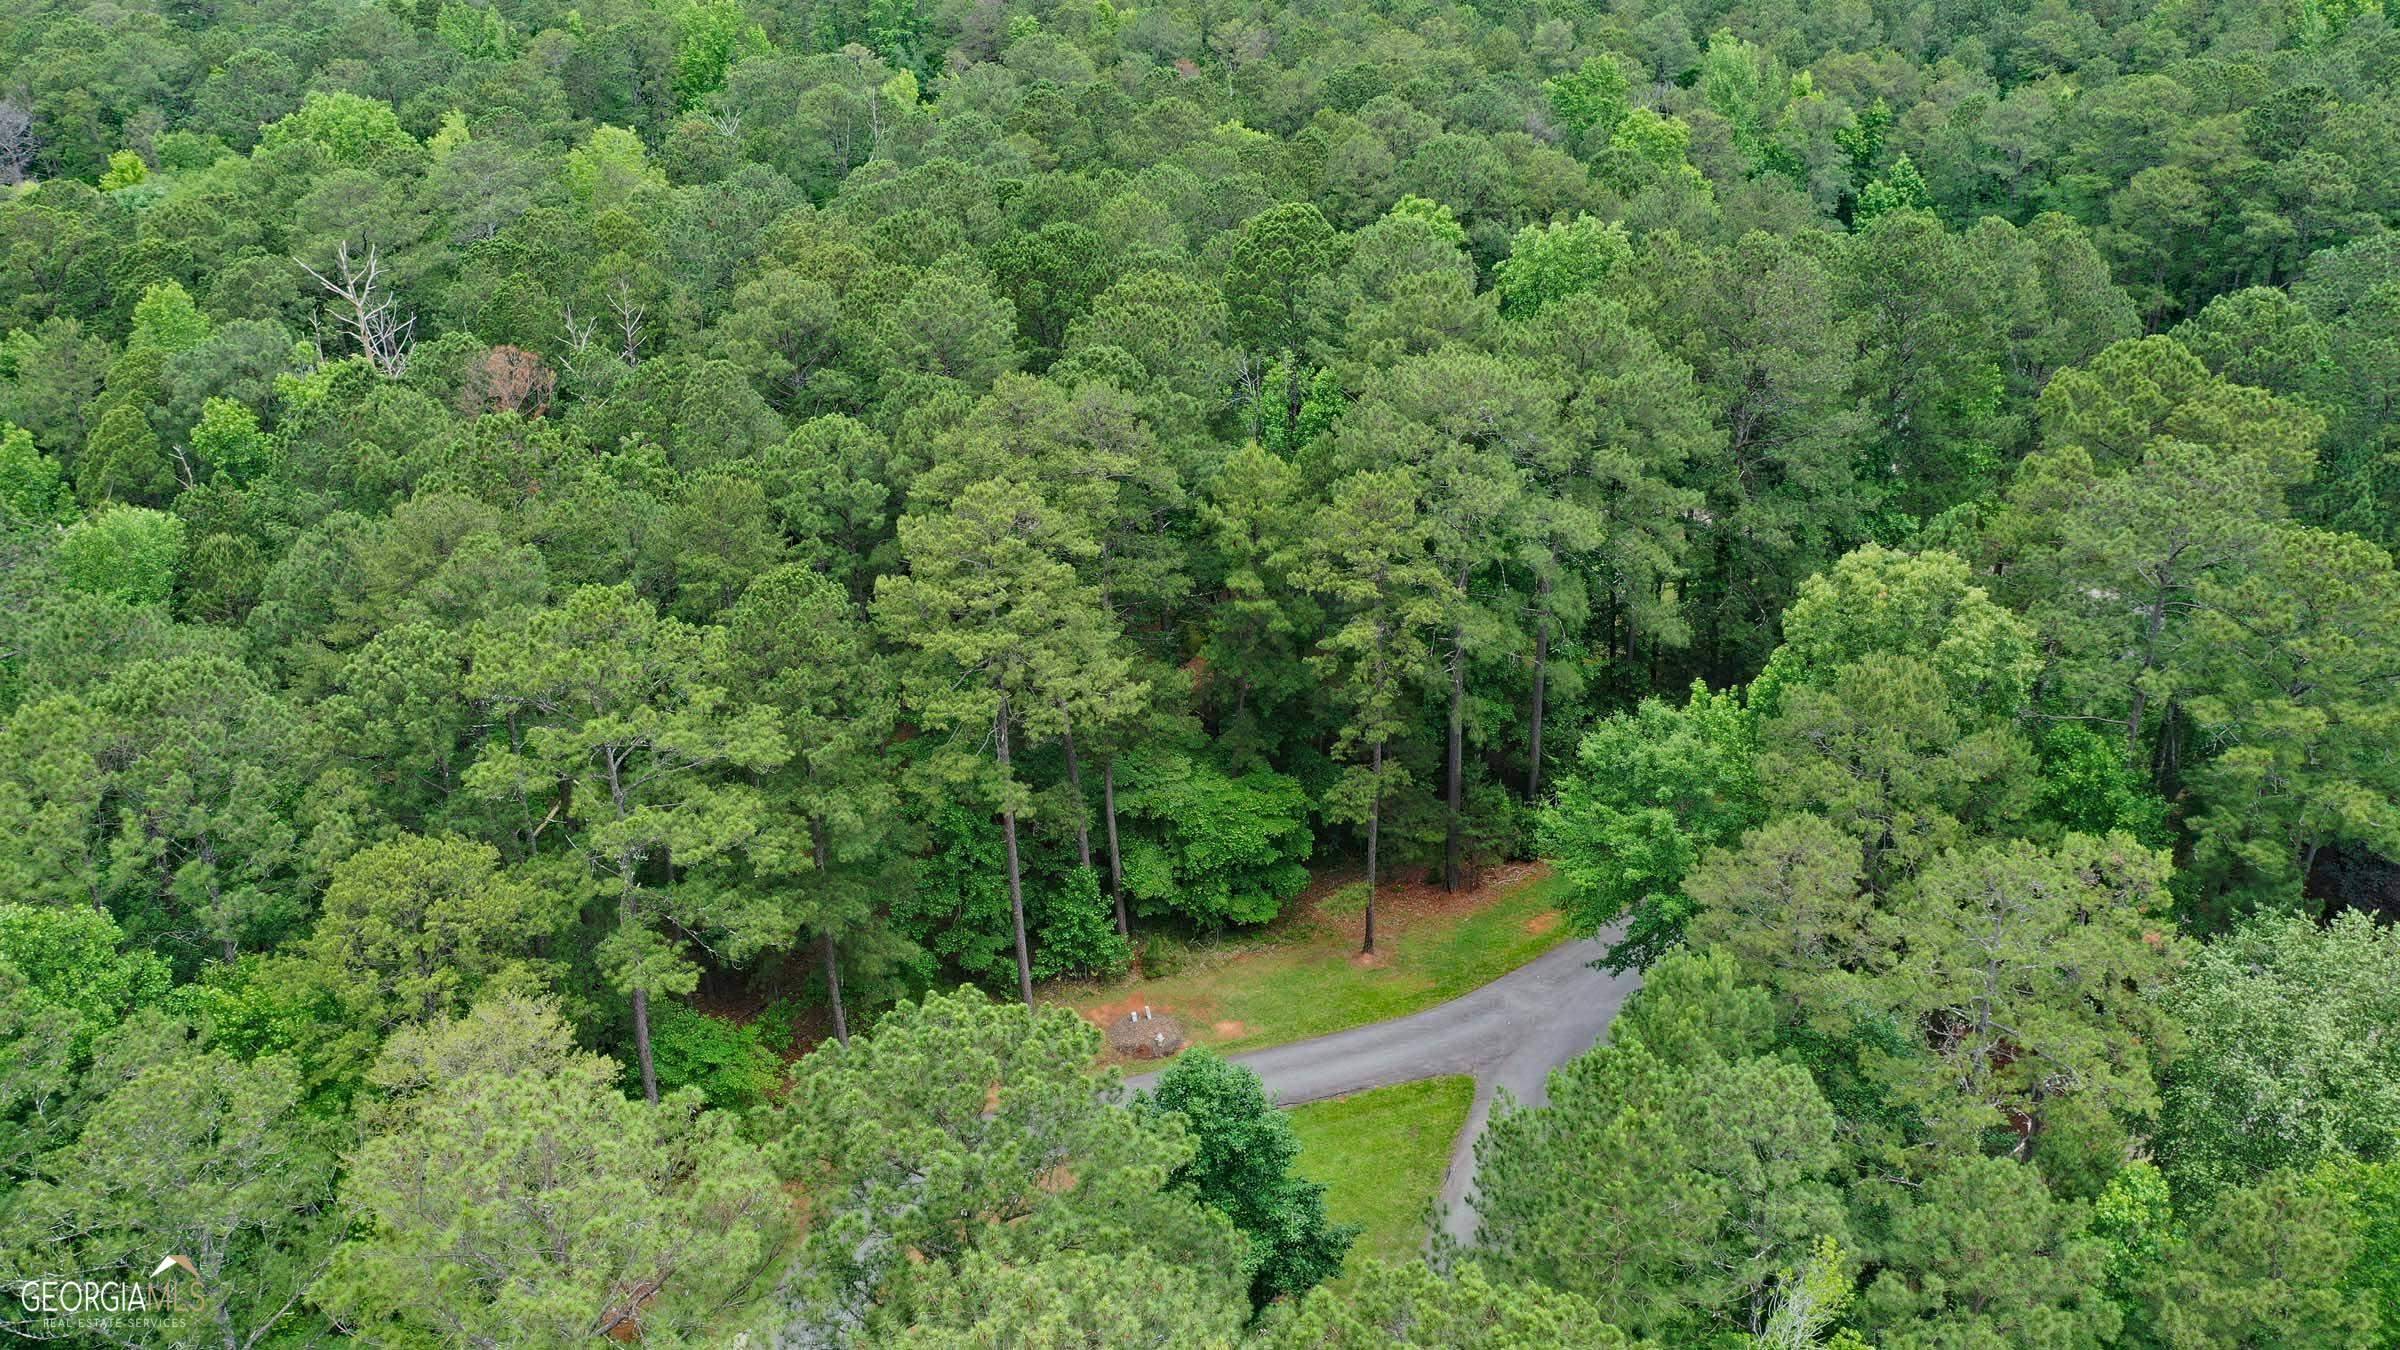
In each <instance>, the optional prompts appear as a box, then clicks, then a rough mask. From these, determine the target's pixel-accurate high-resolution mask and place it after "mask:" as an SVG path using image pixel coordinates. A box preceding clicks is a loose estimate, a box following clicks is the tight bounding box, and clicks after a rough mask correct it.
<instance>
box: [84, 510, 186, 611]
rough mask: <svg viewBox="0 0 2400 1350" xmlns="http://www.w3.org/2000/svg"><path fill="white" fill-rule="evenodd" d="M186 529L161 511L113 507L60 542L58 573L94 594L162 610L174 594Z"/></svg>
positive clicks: (88, 521)
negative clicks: (161, 607)
mask: <svg viewBox="0 0 2400 1350" xmlns="http://www.w3.org/2000/svg"><path fill="white" fill-rule="evenodd" d="M183 539H184V524H183V521H181V520H180V519H178V518H176V517H174V516H170V515H167V514H166V513H165V512H162V511H152V510H150V509H148V508H146V507H140V506H109V507H105V508H103V509H102V510H101V512H100V513H99V514H98V515H96V516H93V517H92V518H91V519H89V520H85V521H78V522H77V523H76V524H74V525H72V526H70V527H69V528H68V529H67V532H66V533H65V534H64V535H62V536H60V538H59V541H58V571H59V575H60V576H61V577H63V578H64V579H65V580H66V582H67V584H68V585H70V586H73V587H74V588H75V589H77V590H79V591H83V592H86V593H88V594H91V595H105V596H108V597H110V598H111V599H116V600H122V601H124V602H126V603H127V604H134V605H163V604H165V603H166V602H167V598H168V597H169V596H171V595H172V594H174V591H175V574H176V569H177V567H178V565H179V564H180V563H181V562H182V560H183Z"/></svg>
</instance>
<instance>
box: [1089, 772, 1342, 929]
mask: <svg viewBox="0 0 2400 1350" xmlns="http://www.w3.org/2000/svg"><path fill="white" fill-rule="evenodd" d="M1119 778H1120V781H1119V784H1118V788H1117V806H1118V810H1119V811H1121V812H1122V813H1123V814H1124V816H1125V818H1126V823H1127V825H1128V827H1132V826H1133V823H1134V822H1136V821H1139V822H1143V823H1144V828H1141V830H1140V832H1139V833H1138V834H1137V835H1136V837H1134V838H1132V839H1129V840H1128V841H1127V843H1126V847H1125V888H1126V891H1127V893H1128V894H1129V895H1131V896H1132V897H1133V898H1134V899H1135V900H1137V901H1138V902H1140V904H1141V907H1142V911H1143V912H1144V913H1146V914H1147V913H1162V912H1163V913H1177V914H1183V915H1186V916H1188V917H1190V918H1191V919H1193V920H1194V921H1196V922H1199V923H1202V924H1208V925H1212V926H1213V925H1216V924H1224V923H1243V924H1253V923H1265V922H1266V921H1268V920H1269V919H1272V918H1274V917H1275V916H1276V915H1278V914H1280V913H1282V912H1283V907H1284V906H1285V905H1286V904H1289V903H1290V902H1291V900H1292V899H1293V897H1295V896H1297V895H1299V894H1300V890H1301V888H1302V887H1303V886H1305V885H1307V884H1308V869H1307V868H1306V867H1304V866H1303V865H1302V864H1303V863H1305V862H1306V861H1307V859H1308V856H1309V852H1310V849H1311V847H1312V842H1311V838H1310V832H1309V828H1308V805H1309V803H1308V794H1307V791H1306V790H1305V789H1304V788H1302V787H1301V785H1300V784H1299V783H1298V782H1297V781H1295V780H1294V779H1291V778H1288V777H1286V776H1284V775H1283V774H1279V773H1274V772H1272V771H1269V770H1256V771H1253V772H1250V773H1246V774H1243V775H1241V776H1240V777H1238V778H1237V777H1232V776H1229V775H1227V774H1226V773H1225V772H1224V771H1222V770H1220V769H1218V768H1217V767H1215V766H1214V765H1212V764H1209V763H1207V762H1206V761H1204V760H1192V759H1182V758H1176V759H1144V760H1140V761H1134V762H1129V763H1127V764H1126V765H1124V766H1123V767H1122V768H1121V769H1120V773H1119Z"/></svg>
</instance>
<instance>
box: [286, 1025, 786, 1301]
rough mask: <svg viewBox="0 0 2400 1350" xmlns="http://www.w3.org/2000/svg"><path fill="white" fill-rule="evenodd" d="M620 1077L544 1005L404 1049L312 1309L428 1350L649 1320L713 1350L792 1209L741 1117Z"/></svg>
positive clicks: (354, 1166) (385, 1073) (397, 1042)
mask: <svg viewBox="0 0 2400 1350" xmlns="http://www.w3.org/2000/svg"><path fill="white" fill-rule="evenodd" d="M616 1078H617V1066H616V1065H615V1064H614V1063H613V1062H611V1061H609V1060H607V1059H604V1058H602V1057H601V1056H598V1055H593V1054H588V1053H585V1052H583V1051H579V1050H576V1049H575V1048H574V1045H573V1041H572V1040H571V1038H570V1036H569V1034H568V1031H567V1027H566V1025H565V1024H564V1022H562V1021H561V1020H560V1018H559V1016H558V1014H557V1012H556V1010H555V1009H554V1008H553V1007H551V1006H549V1005H546V1004H543V1003H537V1002H528V1001H523V1000H519V999H515V998H501V999H496V1000H493V1001H489V1002H486V1003H482V1004H479V1005H477V1006H476V1008H475V1009H474V1010H473V1011H472V1012H470V1013H469V1014H468V1015H467V1016H466V1017H465V1018H464V1019H462V1020H460V1021H458V1022H455V1023H438V1024H433V1025H428V1026H424V1027H418V1028H412V1029H410V1030H408V1031H406V1032H403V1033H402V1034H400V1035H398V1036H396V1037H394V1038H393V1040H392V1042H391V1045H390V1047H389V1048H388V1049H387V1050H386V1051H385V1054H384V1057H383V1060H382V1061H381V1063H380V1064H379V1065H378V1066H377V1068H376V1071H375V1079H376V1082H377V1084H378V1086H380V1087H381V1088H383V1089H384V1091H385V1092H386V1093H387V1094H388V1099H387V1100H386V1101H385V1102H384V1103H382V1104H381V1105H380V1107H379V1112H380V1115H381V1121H382V1128H381V1129H379V1130H378V1131H377V1132H376V1133H375V1134H373V1135H372V1136H371V1137H369V1138H368V1139H367V1140H366V1141H365V1142H364V1143H362V1144H361V1145H359V1148H358V1151H357V1152H356V1153H355V1154H354V1155H353V1156H352V1157H351V1159H350V1166H349V1171H348V1173H347V1175H346V1176H345V1177H344V1179H343V1182H342V1196H343V1200H344V1202H345V1204H346V1205H347V1206H348V1207H349V1208H350V1209H351V1210H352V1211H353V1212H354V1213H356V1214H357V1215H359V1216H360V1231H359V1233H358V1234H357V1235H356V1236H355V1237H353V1238H352V1239H351V1240H350V1241H349V1242H347V1243H345V1244H343V1246H342V1248H341V1251H340V1253H339V1255H338V1257H337V1259H336V1261H335V1262H334V1265H333V1267H332V1268H331V1269H330V1270H329V1271H328V1272H327V1273H326V1276H325V1278H324V1280H323V1281H322V1282H321V1283H319V1284H318V1285H317V1286H316V1289H315V1291H314V1297H315V1298H316V1300H317V1301H318V1302H319V1303H320V1304H321V1305H322V1306H324V1307H325V1308H326V1309H327V1311H329V1312H331V1313H333V1314H334V1315H335V1316H336V1317H338V1318H340V1319H342V1320H343V1321H345V1322H350V1323H352V1324H376V1325H391V1326H395V1327H399V1328H403V1329H405V1331H406V1332H407V1333H408V1334H411V1335H415V1336H423V1337H428V1338H439V1337H443V1336H454V1335H455V1336H465V1337H469V1338H478V1339H489V1340H493V1341H504V1342H507V1343H509V1344H512V1345H563V1344H568V1343H570V1342H574V1341H578V1340H583V1339H588V1338H590V1337H592V1336H594V1335H606V1334H607V1330H608V1329H609V1328H611V1327H614V1326H617V1325H620V1324H623V1323H625V1322H626V1321H628V1320H629V1319H634V1318H638V1319H639V1322H640V1325H641V1326H642V1327H643V1328H644V1333H643V1334H645V1335H648V1336H663V1337H694V1336H699V1337H704V1338H705V1337H707V1336H708V1335H709V1333H710V1331H711V1329H712V1328H718V1327H720V1322H719V1319H720V1318H721V1317H722V1316H723V1314H724V1311H725V1309H726V1308H727V1307H728V1306H729V1305H735V1304H738V1302H739V1301H740V1299H741V1298H742V1296H743V1295H744V1293H745V1292H746V1291H748V1290H749V1289H750V1288H751V1286H752V1282H753V1281H754V1280H755V1279H756V1278H757V1272H758V1269H759V1266H760V1263H761V1262H762V1261H764V1260H765V1259H766V1257H767V1255H768V1254H769V1253H770V1252H771V1251H773V1250H774V1247H775V1244H776V1243H777V1242H778V1240H779V1239H780V1236H781V1231H782V1228H783V1225H784V1224H785V1222H786V1216H785V1213H784V1205H783V1197H782V1192H781V1191H780V1190H779V1189H778V1188H777V1187H776V1185H775V1181H774V1177H773V1176H772V1175H771V1174H770V1172H769V1171H768V1169H767V1166H766V1163H765V1160H764V1159H763V1157H762V1156H761V1154H760V1153H759V1151H758V1150H757V1149H756V1148H754V1147H753V1146H751V1145H749V1144H747V1143H745V1142H743V1141H741V1140H740V1139H739V1138H738V1137H737V1136H736V1134H735V1131H734V1129H733V1120H732V1118H731V1117H729V1116H726V1115H722V1114H713V1113H709V1112H704V1111H702V1110H700V1109H699V1108H700V1103H699V1098H698V1097H697V1095H696V1094H692V1093H688V1092H687V1093H682V1094H677V1095H675V1096H672V1097H669V1098H667V1099H666V1100H664V1101H662V1102H659V1103H656V1104H645V1103H644V1102H642V1101H640V1100H638V1099H636V1100H628V1099H626V1098H625V1097H623V1096H621V1095H620V1094H619V1093H618V1091H617V1088H616ZM558 1234H573V1235H574V1236H575V1239H576V1240H574V1241H572V1242H560V1241H557V1240H556V1235H558ZM436 1291H438V1292H436Z"/></svg>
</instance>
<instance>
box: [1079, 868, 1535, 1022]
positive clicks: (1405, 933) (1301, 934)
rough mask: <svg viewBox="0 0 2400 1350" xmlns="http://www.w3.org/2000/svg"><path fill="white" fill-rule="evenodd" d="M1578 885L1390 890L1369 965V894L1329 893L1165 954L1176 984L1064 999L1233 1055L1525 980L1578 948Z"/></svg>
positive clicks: (1086, 992)
mask: <svg viewBox="0 0 2400 1350" xmlns="http://www.w3.org/2000/svg"><path fill="white" fill-rule="evenodd" d="M1564 890H1565V883H1564V882H1563V881H1561V880H1560V879H1559V878H1558V877H1557V876H1556V874H1554V873H1552V872H1551V871H1550V870H1549V868H1547V867H1543V866H1538V865H1536V866H1529V867H1523V868H1517V869H1511V871H1510V872H1508V873H1507V874H1505V875H1502V876H1499V877H1497V878H1495V880H1494V881H1493V882H1492V883H1491V884H1490V885H1487V886H1485V887H1484V888H1483V889H1482V890H1480V891H1476V892H1473V893H1470V894H1466V895H1460V896H1444V895H1442V894H1441V893H1440V892H1439V891H1438V890H1436V889H1434V888H1430V887H1426V886H1424V885H1421V884H1419V885H1411V886H1393V887H1389V888H1386V889H1385V890H1384V891H1383V892H1382V894H1381V895H1380V896H1379V898H1378V901H1377V904H1376V916H1375V917H1376V924H1375V927H1376V947H1377V953H1376V956H1375V957H1374V959H1372V960H1361V959H1360V958H1359V956H1358V943H1359V936H1360V931H1361V927H1362V922H1361V921H1362V918H1363V909H1364V905H1363V901H1364V898H1365V888H1364V887H1363V886H1361V885H1359V884H1358V883H1356V882H1352V883H1350V884H1348V885H1345V886H1341V887H1337V888H1332V889H1330V890H1327V891H1325V892H1324V893H1322V894H1315V895H1313V896H1312V897H1311V898H1308V899H1306V900H1304V901H1303V902H1302V903H1300V904H1299V905H1297V906H1295V909H1294V911H1293V912H1292V913H1290V914H1287V915H1286V916H1285V917H1284V918H1282V919H1280V920H1278V921H1277V922H1276V923H1274V924H1272V925H1269V926H1268V927H1267V928H1266V929H1265V930H1264V931H1263V932H1260V933H1257V934H1250V935H1243V936H1241V937H1238V938H1234V939H1230V940H1226V941H1222V942H1218V943H1215V944H1206V945H1203V944H1193V945H1188V946H1187V945H1185V944H1183V943H1179V942H1174V941H1172V940H1167V941H1162V942H1161V943H1159V944H1158V945H1157V946H1155V947H1154V948H1153V951H1154V952H1155V953H1157V955H1156V956H1155V957H1154V958H1153V959H1152V960H1151V962H1150V964H1152V965H1154V966H1165V965H1169V964H1172V965H1173V966H1174V967H1175V968H1174V969H1173V970H1172V972H1171V973H1165V974H1159V975H1155V976H1153V977H1151V978H1147V979H1131V978H1128V979H1124V980H1118V981H1115V982H1113V983H1110V984H1105V985H1093V984H1089V983H1081V984H1062V985H1058V986H1054V987H1053V988H1052V989H1051V991H1050V995H1051V997H1052V998H1053V999H1056V1000H1058V1001H1061V1002H1064V1003H1067V1004H1068V1005H1070V1006H1072V1007H1074V1008H1075V1009H1076V1010H1077V1011H1079V1012H1082V1013H1084V1014H1085V1015H1086V1016H1089V1017H1091V1018H1092V1019H1093V1020H1094V1021H1098V1022H1102V1023H1103V1024H1105V1023H1106V1022H1107V1021H1109V1020H1111V1019H1113V1018H1114V1017H1119V1016H1122V1015H1123V1014H1124V1011H1125V1009H1126V1008H1127V1007H1139V1006H1141V1005H1143V1004H1148V1005H1150V1006H1151V1007H1153V1008H1155V1009H1157V1010H1159V1011H1162V1012H1165V1013H1168V1014H1170V1015H1172V1016H1174V1017H1175V1018H1176V1019H1178V1020H1179V1021H1181V1022H1182V1024H1183V1027H1184V1031H1185V1033H1186V1034H1187V1035H1188V1036H1189V1037H1190V1038H1191V1040H1192V1041H1193V1042H1195V1043H1197V1044H1201V1045H1206V1046H1209V1047H1211V1048H1212V1049H1215V1050H1218V1051H1221V1052H1225V1053H1232V1052H1235V1051H1240V1050H1255V1049H1258V1048H1259V1047H1261V1046H1267V1045H1280V1044H1282V1043H1283V1042H1285V1041H1297V1040H1304V1039H1306V1038H1308V1037H1310V1036H1321V1035H1323V1034H1325V1033H1326V1032H1329V1031H1340V1030H1342V1029H1343V1028H1345V1027H1354V1026H1361V1025H1364V1024H1365V1023H1368V1022H1380V1021H1382V1020H1384V1019H1385V1018H1387V1017H1399V1016H1402V1015H1404V1014H1407V1013H1412V1012H1415V1011H1417V1010H1418V1009H1420V1008H1425V1007H1430V1006H1431V1005H1433V1004H1436V1003H1440V1002H1442V1001H1443V1000H1445V999H1450V998H1455V997H1457V996H1458V995H1460V994H1463V993H1466V992H1467V991H1468V990H1470V989H1473V988H1475V987H1477V986H1478V985H1483V984H1488V983H1490V982H1491V981H1492V980H1495V979H1497V978H1499V977H1500V976H1502V975H1504V974H1506V973H1508V972H1509V971H1511V970H1514V969H1516V968H1517V967H1518V966H1521V965H1523V964H1525V963H1526V962H1528V961H1530V960H1532V959H1533V958H1535V957H1537V956H1539V955H1541V954H1542V953H1543V952H1545V951H1548V950H1549V949H1550V948H1552V947H1553V946H1556V945H1557V944H1558V943H1559V942H1561V941H1563V940H1565V938H1566V937H1567V928H1566V925H1565V923H1564V922H1562V920H1561V916H1560V915H1559V913H1558V905H1559V902H1560V900H1561V899H1562V898H1563V894H1564Z"/></svg>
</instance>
